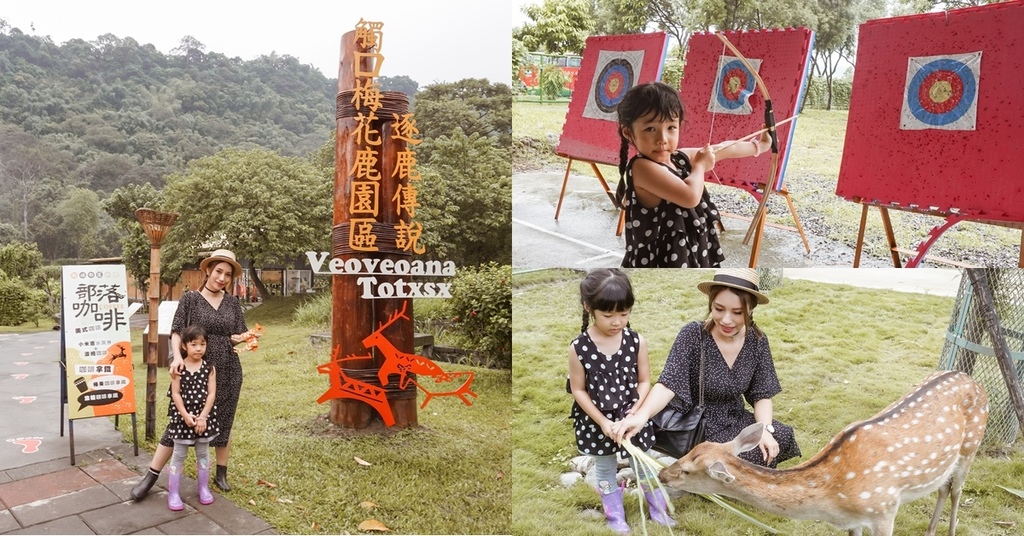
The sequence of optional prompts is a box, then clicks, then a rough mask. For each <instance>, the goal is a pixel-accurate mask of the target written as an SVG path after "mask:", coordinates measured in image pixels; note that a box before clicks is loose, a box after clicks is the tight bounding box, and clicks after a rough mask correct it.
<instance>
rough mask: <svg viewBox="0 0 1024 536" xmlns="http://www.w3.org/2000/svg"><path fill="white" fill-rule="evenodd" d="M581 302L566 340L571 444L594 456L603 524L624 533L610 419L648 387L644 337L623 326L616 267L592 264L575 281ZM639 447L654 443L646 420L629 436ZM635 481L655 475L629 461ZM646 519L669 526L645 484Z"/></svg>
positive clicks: (626, 291)
mask: <svg viewBox="0 0 1024 536" xmlns="http://www.w3.org/2000/svg"><path fill="white" fill-rule="evenodd" d="M580 301H581V303H582V304H583V327H582V330H581V333H580V335H579V336H578V337H576V339H575V340H573V341H572V344H570V345H569V387H570V390H571V392H572V396H573V399H574V400H575V402H574V403H573V405H572V413H571V416H572V418H573V422H574V429H575V432H576V447H577V448H578V449H579V451H580V453H581V454H588V455H590V456H592V457H593V458H594V468H593V471H594V473H595V474H596V476H597V478H596V482H597V486H598V490H597V491H598V493H599V494H600V495H601V502H602V504H603V506H604V512H605V517H606V518H607V522H608V527H609V528H611V529H612V530H615V531H617V532H620V533H623V534H626V533H629V525H628V524H627V523H626V515H625V510H624V508H623V504H622V488H620V487H618V486H617V485H616V480H615V475H616V472H617V470H618V460H617V458H616V454H617V453H621V454H622V455H623V456H624V457H626V456H628V454H627V453H626V451H625V449H624V448H623V447H621V446H620V445H618V444H617V443H616V442H615V441H614V440H612V439H611V436H612V433H611V432H612V425H613V423H615V422H616V421H618V420H620V419H623V418H624V417H626V416H627V415H628V414H630V413H632V412H633V410H634V409H635V408H636V407H638V406H639V405H640V402H642V401H643V399H644V397H645V396H647V392H648V391H649V390H650V387H651V385H650V378H651V371H650V367H649V365H648V361H647V342H646V341H645V340H644V338H643V337H641V336H640V334H638V333H637V332H635V331H633V330H632V329H631V328H630V327H629V314H630V311H631V309H632V308H633V302H634V297H633V288H632V285H631V284H630V282H629V277H628V276H626V274H625V273H624V272H623V271H622V270H619V269H617V268H607V269H599V270H594V271H592V272H590V273H589V274H587V276H586V278H584V279H583V281H582V282H581V283H580ZM632 441H633V444H635V445H636V446H637V447H639V448H640V449H641V450H644V451H646V450H648V449H650V448H651V446H653V445H654V432H653V429H652V428H651V426H650V425H647V426H646V427H644V428H643V430H641V431H640V432H639V433H637V434H636V435H634V436H633V438H632ZM633 466H634V467H633V469H634V471H636V473H637V477H638V479H640V480H641V481H643V480H645V479H647V478H654V477H656V475H646V474H642V472H643V471H642V469H640V468H638V466H637V465H636V464H633ZM645 492H646V493H645V494H646V497H647V501H648V504H649V505H650V509H651V519H653V520H654V521H656V522H658V523H661V524H663V525H668V526H674V525H675V521H674V520H672V518H670V517H669V515H668V512H667V511H666V504H665V499H664V497H663V496H662V495H661V494H659V493H657V492H655V491H653V490H650V489H646V488H645Z"/></svg>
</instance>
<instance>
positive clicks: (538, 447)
mask: <svg viewBox="0 0 1024 536" xmlns="http://www.w3.org/2000/svg"><path fill="white" fill-rule="evenodd" d="M886 273H887V272H886V271H882V270H879V277H885V276H886ZM630 275H631V278H632V280H633V285H634V289H635V292H636V296H637V303H636V305H635V306H634V308H633V315H632V316H631V318H630V320H631V324H632V326H633V327H634V328H635V329H636V330H637V331H639V332H640V333H641V334H643V335H644V336H645V337H646V338H647V341H648V347H649V348H650V360H651V367H652V375H653V377H654V378H655V379H656V378H657V375H658V374H659V373H660V372H661V367H662V366H663V364H664V362H665V358H666V356H667V355H668V350H669V348H670V347H671V345H672V342H673V341H674V339H675V337H676V334H677V333H678V330H679V328H680V327H682V326H683V324H685V323H686V322H688V321H691V320H697V319H702V318H704V315H705V313H706V311H707V301H706V298H705V297H704V295H703V294H700V293H699V291H697V290H696V288H695V285H696V283H697V282H698V281H701V280H703V279H707V278H709V277H710V276H711V272H710V271H704V270H682V271H679V270H633V271H630ZM580 277H581V274H579V273H574V272H572V271H569V270H558V271H549V272H532V273H529V274H523V275H517V276H516V277H515V279H514V280H513V285H514V287H513V311H514V315H513V333H514V336H513V378H514V380H513V398H514V401H515V405H516V410H515V412H514V417H513V421H512V427H513V432H514V434H513V442H514V448H513V454H512V460H513V462H512V463H513V468H514V473H513V476H514V484H513V490H512V502H513V514H512V515H513V532H514V533H515V534H523V535H527V534H598V533H601V534H603V533H606V532H607V531H605V530H604V528H603V527H604V521H603V519H602V518H601V517H600V516H598V517H588V516H587V515H586V514H584V513H583V511H584V510H591V509H594V510H599V509H600V500H599V499H598V496H597V494H596V493H595V492H594V491H593V490H591V489H588V487H587V486H586V485H585V484H582V483H578V484H576V485H575V486H573V487H571V488H564V487H562V486H561V485H560V484H559V481H558V477H559V474H561V473H563V472H567V471H568V470H569V468H568V464H567V462H568V460H570V459H571V458H572V457H574V456H577V455H578V453H577V451H576V449H575V446H574V442H573V436H572V433H573V432H572V422H571V420H570V419H569V418H568V415H569V408H570V406H571V404H572V399H571V396H570V395H568V394H566V393H565V390H564V383H565V375H566V371H567V359H568V353H567V348H568V345H569V342H570V341H571V340H572V339H573V337H575V336H576V335H577V334H578V333H579V329H580V305H579V280H580ZM769 296H770V298H771V303H769V304H767V305H764V306H761V307H758V309H757V311H756V314H755V319H756V321H757V322H758V324H759V325H760V326H761V328H762V329H763V330H764V331H765V332H766V334H767V335H768V337H769V339H770V341H771V346H772V353H773V356H774V360H775V365H776V368H777V370H778V374H779V378H780V380H781V382H782V386H783V392H782V393H780V394H779V395H778V396H776V397H775V398H774V399H773V400H774V406H775V416H776V418H778V419H779V420H781V421H783V422H787V423H789V424H791V425H792V426H793V427H794V428H795V430H796V437H797V441H798V442H799V444H800V447H801V449H802V451H803V457H802V458H801V459H798V460H790V461H787V462H785V463H784V464H783V466H784V468H785V467H791V466H793V465H796V464H798V463H799V462H801V461H803V460H806V459H807V458H809V457H810V456H812V455H813V454H814V453H815V452H816V451H817V450H819V449H820V448H821V447H822V446H824V444H825V443H826V442H827V441H828V440H829V439H830V438H831V437H832V436H833V435H835V434H836V433H838V432H839V431H840V430H841V429H842V428H843V427H844V426H846V425H847V424H849V423H850V422H853V421H856V420H861V419H865V418H867V417H870V416H871V415H873V414H875V413H876V412H878V411H879V410H881V409H882V408H884V407H885V406H887V405H888V404H889V403H891V402H892V401H894V400H897V399H898V398H900V397H901V396H902V395H903V394H904V393H905V392H906V391H908V390H909V388H910V387H911V386H912V385H914V384H915V383H917V382H919V381H921V380H922V379H924V378H925V376H927V375H928V374H929V373H930V372H931V371H933V370H934V369H935V368H936V366H937V364H938V362H939V357H940V355H941V352H942V347H943V343H944V341H945V339H944V336H945V332H946V329H947V326H948V324H949V319H950V315H951V310H952V307H953V304H954V299H953V298H946V297H936V296H927V295H923V294H909V293H899V292H891V291H877V290H867V289H860V288H854V287H850V286H845V285H830V284H823V283H812V282H808V281H799V280H790V279H785V280H784V282H783V284H782V285H781V286H780V287H778V288H775V289H773V290H771V291H770V293H769ZM1020 444H1021V442H1020V441H1018V443H1017V444H1016V445H1017V446H1016V447H1011V448H995V447H989V448H988V449H987V451H986V452H985V453H984V454H979V456H978V458H977V459H976V460H975V462H974V465H973V466H972V469H971V472H970V474H969V475H968V478H967V483H966V486H965V488H964V495H963V497H962V501H961V503H962V506H961V508H960V515H959V530H958V534H971V535H1008V534H1019V531H1020V528H1021V527H1024V499H1021V498H1018V497H1015V496H1013V495H1011V494H1010V493H1008V492H1006V491H1004V490H1002V489H999V488H998V487H997V486H999V485H1002V486H1006V487H1010V488H1017V489H1020V488H1021V487H1022V486H1021V482H1024V449H1022V448H1021V446H1020ZM674 504H675V507H676V519H677V520H678V521H679V523H680V526H679V527H677V529H676V530H675V533H676V534H689V535H708V536H712V535H715V536H717V535H723V534H728V535H733V534H762V533H761V532H760V531H758V530H757V529H755V528H754V527H753V526H752V525H749V524H746V523H745V522H743V521H741V520H739V519H738V518H736V517H734V516H732V515H730V514H728V513H726V512H725V511H724V510H722V509H721V508H720V507H718V506H715V505H713V504H711V503H709V502H706V501H704V500H703V499H700V498H698V497H693V496H687V497H683V498H680V499H677V500H676V501H675V502H674ZM934 506H935V494H932V495H931V496H930V497H928V498H924V499H921V500H919V501H916V502H913V503H910V504H907V505H904V506H903V507H902V508H901V509H900V513H899V516H898V517H897V522H896V532H895V533H896V534H921V533H923V532H924V531H925V529H926V528H927V525H928V521H929V520H930V518H931V512H932V510H933V508H934ZM637 508H638V507H637V505H636V502H635V500H634V501H633V502H630V503H627V517H628V518H629V520H630V523H631V526H633V528H634V530H635V531H637V532H636V533H637V534H639V512H638V510H637ZM946 512H947V513H948V505H947V508H946ZM755 513H756V515H757V516H758V517H759V518H760V519H762V520H764V521H766V522H768V523H769V524H770V525H772V526H774V527H775V528H777V529H780V530H782V531H783V532H785V533H788V534H800V535H835V534H839V533H840V531H838V530H836V529H835V528H834V527H832V526H831V525H828V524H826V523H823V522H812V521H795V520H788V519H785V518H781V517H777V516H773V515H769V514H765V513H763V512H759V511H756V512H755ZM945 519H947V518H946V517H944V520H945ZM998 523H1011V524H1013V525H1012V526H1006V525H999V524H998ZM648 528H649V530H650V533H651V534H653V535H658V534H668V531H667V530H665V529H662V528H661V527H657V528H651V526H650V525H648ZM939 530H940V532H942V533H944V532H945V530H946V526H945V525H942V526H940V528H939ZM607 533H610V532H607Z"/></svg>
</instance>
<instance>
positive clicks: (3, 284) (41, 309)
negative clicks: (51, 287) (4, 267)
mask: <svg viewBox="0 0 1024 536" xmlns="http://www.w3.org/2000/svg"><path fill="white" fill-rule="evenodd" d="M0 274H3V272H0ZM45 312H46V296H45V295H44V294H43V292H42V291H40V290H36V289H32V288H29V287H28V286H27V285H25V283H23V282H21V281H20V280H18V279H10V278H8V277H7V276H6V275H0V326H20V325H21V324H24V323H25V322H28V321H30V320H31V321H34V322H35V323H36V325H37V326H38V325H39V317H40V316H44V315H45Z"/></svg>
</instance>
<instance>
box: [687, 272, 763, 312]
mask: <svg viewBox="0 0 1024 536" xmlns="http://www.w3.org/2000/svg"><path fill="white" fill-rule="evenodd" d="M760 283H761V278H760V277H758V275H757V270H754V269H752V268H723V269H721V270H719V271H717V272H715V277H714V278H713V279H712V280H711V281H701V282H700V283H697V289H699V290H700V291H701V292H703V293H704V294H707V295H709V296H710V295H711V287H729V288H734V289H738V290H742V291H746V292H748V293H750V294H753V295H754V297H755V298H757V303H758V305H763V304H765V303H768V296H765V295H764V294H761V288H760Z"/></svg>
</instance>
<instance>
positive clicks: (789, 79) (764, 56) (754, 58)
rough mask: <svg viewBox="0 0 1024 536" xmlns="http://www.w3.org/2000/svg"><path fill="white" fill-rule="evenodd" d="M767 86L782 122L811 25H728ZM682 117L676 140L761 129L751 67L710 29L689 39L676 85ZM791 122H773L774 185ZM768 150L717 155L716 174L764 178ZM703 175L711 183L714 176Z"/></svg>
mask: <svg viewBox="0 0 1024 536" xmlns="http://www.w3.org/2000/svg"><path fill="white" fill-rule="evenodd" d="M725 36H726V37H727V38H728V39H729V41H730V42H731V43H732V44H733V45H734V46H735V47H736V48H737V49H738V50H739V51H740V53H741V54H743V56H744V57H746V58H747V61H748V62H749V63H750V64H751V66H752V67H753V68H754V69H755V70H756V71H757V72H758V74H760V76H761V79H762V80H764V83H765V85H766V86H768V93H769V95H770V96H771V98H772V106H773V108H774V109H775V119H776V120H777V121H781V120H783V119H786V118H788V117H790V116H792V115H793V113H794V111H795V110H796V108H797V106H798V105H799V103H800V99H801V97H802V95H803V91H804V88H805V85H806V80H807V72H808V68H809V66H810V57H811V48H812V45H813V43H814V32H812V31H811V30H809V29H807V28H795V29H794V28H791V29H778V30H754V31H742V32H725ZM679 96H680V98H681V99H682V100H683V114H684V121H683V125H682V135H681V136H679V146H680V147H703V146H704V145H705V144H707V143H709V142H710V143H718V142H721V141H725V140H731V139H737V138H741V137H743V136H746V135H747V134H750V133H752V132H757V131H758V130H760V129H762V128H764V96H763V95H762V93H761V91H760V88H758V87H757V86H756V84H755V83H754V77H753V75H752V74H751V73H750V71H749V69H747V67H746V66H745V65H743V63H742V62H741V61H740V60H739V58H737V57H736V56H735V55H734V54H733V53H732V52H731V51H729V49H727V48H726V47H725V45H724V44H723V43H722V41H721V40H720V39H719V38H718V37H717V36H716V35H715V34H713V33H703V32H702V33H696V34H694V35H693V37H691V38H690V47H689V52H688V53H687V54H686V67H685V68H684V69H683V79H682V82H681V84H680V91H679ZM795 124H796V121H794V122H792V123H787V124H785V125H782V126H780V127H779V128H778V136H779V166H778V168H777V169H776V177H777V178H776V181H775V184H776V188H777V189H781V188H782V178H783V177H784V176H785V166H786V159H787V158H788V156H789V145H790V141H791V139H792V136H793V126H794V125H795ZM770 167H771V157H770V155H761V156H760V157H758V158H737V159H731V160H722V161H719V162H717V163H716V164H715V174H716V175H717V177H718V179H719V180H721V181H722V183H724V184H727V185H730V186H738V187H741V188H744V189H750V187H748V184H756V183H763V182H766V181H767V179H768V171H769V168H770ZM706 180H708V181H711V182H712V183H714V182H715V181H716V179H715V176H714V175H709V176H708V177H707V178H706Z"/></svg>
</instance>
